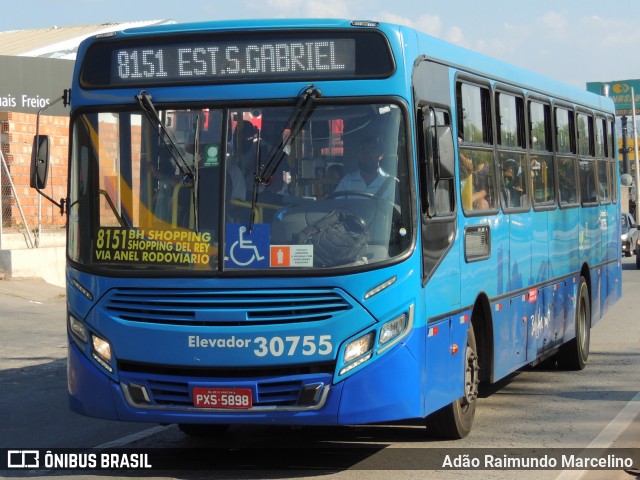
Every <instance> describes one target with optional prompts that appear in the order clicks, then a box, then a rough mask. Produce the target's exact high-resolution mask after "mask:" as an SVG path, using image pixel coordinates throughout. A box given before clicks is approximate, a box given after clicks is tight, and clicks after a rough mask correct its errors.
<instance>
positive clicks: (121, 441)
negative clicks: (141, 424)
mask: <svg viewBox="0 0 640 480" xmlns="http://www.w3.org/2000/svg"><path fill="white" fill-rule="evenodd" d="M173 427H174V425H158V426H157V427H153V428H148V429H147V430H143V431H141V432H138V433H132V434H131V435H127V436H126V437H122V438H118V439H116V440H113V441H111V442H107V443H103V444H102V445H98V446H97V447H94V448H97V449H102V448H119V447H124V446H125V445H127V444H129V443H133V442H136V441H138V440H142V439H143V438H147V437H150V436H151V435H155V434H156V433H161V432H164V431H166V430H169V429H170V428H173Z"/></svg>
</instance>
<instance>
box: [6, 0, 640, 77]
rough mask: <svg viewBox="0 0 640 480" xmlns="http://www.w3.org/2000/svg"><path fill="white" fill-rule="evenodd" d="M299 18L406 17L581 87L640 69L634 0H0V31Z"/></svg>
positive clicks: (639, 16) (638, 8)
mask: <svg viewBox="0 0 640 480" xmlns="http://www.w3.org/2000/svg"><path fill="white" fill-rule="evenodd" d="M301 17H318V18H327V17H331V18H347V19H368V20H378V21H389V22H393V23H400V24H404V25H409V26H412V27H414V28H416V29H418V30H421V31H424V32H426V33H429V34H431V35H433V36H436V37H438V38H441V39H443V40H446V41H449V42H452V43H455V44H458V45H460V46H463V47H465V48H468V49H470V50H473V51H476V52H480V53H484V54H487V55H489V56H492V57H495V58H498V59H500V60H504V61H507V62H509V63H512V64H515V65H518V66H520V67H524V68H526V69H528V70H531V71H534V72H537V73H541V74H543V75H546V76H548V77H551V78H554V79H556V80H560V81H562V82H565V83H569V84H572V85H574V86H577V87H580V88H586V83H587V82H610V81H615V80H629V79H638V78H640V28H638V22H640V0H617V1H616V2H606V3H605V2H602V0H530V1H526V0H0V32H3V31H8V30H30V29H36V28H51V27H54V26H58V27H63V26H72V25H92V24H100V23H107V22H129V21H138V20H160V19H170V20H174V21H176V22H178V23H185V22H193V21H201V20H230V19H246V18H301Z"/></svg>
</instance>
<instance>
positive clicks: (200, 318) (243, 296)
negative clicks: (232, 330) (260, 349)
mask: <svg viewBox="0 0 640 480" xmlns="http://www.w3.org/2000/svg"><path fill="white" fill-rule="evenodd" d="M102 305H103V308H105V309H106V310H107V312H108V313H109V314H110V315H113V316H115V317H117V318H119V319H121V320H126V321H130V322H144V323H154V324H168V325H192V326H239V325H259V324H270V325H272V324H278V323H297V322H313V321H321V320H326V319H329V318H331V317H332V316H334V315H336V314H338V313H341V312H344V311H347V310H350V309H351V308H353V306H352V304H351V303H349V301H347V299H346V298H345V297H344V296H343V295H342V294H341V293H340V292H339V291H338V290H333V289H292V290H275V289H274V290H264V289H261V290H251V289H247V290H235V291H229V290H210V289H188V290H186V289H185V290H176V289H153V290H152V289H148V290H142V289H127V290H122V289H115V290H112V291H111V292H109V293H108V294H107V296H106V298H105V300H104V302H103V304H102Z"/></svg>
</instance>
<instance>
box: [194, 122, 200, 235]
mask: <svg viewBox="0 0 640 480" xmlns="http://www.w3.org/2000/svg"><path fill="white" fill-rule="evenodd" d="M199 156H200V115H196V124H195V133H194V134H193V172H194V174H193V221H194V228H195V230H196V232H199V231H200V228H199V223H200V220H199V215H198V190H199V188H200V181H199V176H200V162H199V159H198V158H199Z"/></svg>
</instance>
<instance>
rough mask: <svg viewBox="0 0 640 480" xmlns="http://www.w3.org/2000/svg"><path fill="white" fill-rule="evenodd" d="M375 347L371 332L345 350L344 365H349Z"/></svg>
mask: <svg viewBox="0 0 640 480" xmlns="http://www.w3.org/2000/svg"><path fill="white" fill-rule="evenodd" d="M372 346H373V332H369V333H367V334H366V335H363V336H362V337H360V338H357V339H355V340H354V341H353V342H351V343H349V345H347V348H345V349H344V357H343V360H344V363H349V362H352V361H353V360H355V359H356V358H358V357H360V356H362V355H364V354H365V353H367V352H368V351H370V350H371V347H372Z"/></svg>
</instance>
